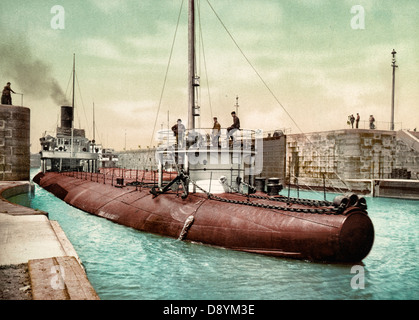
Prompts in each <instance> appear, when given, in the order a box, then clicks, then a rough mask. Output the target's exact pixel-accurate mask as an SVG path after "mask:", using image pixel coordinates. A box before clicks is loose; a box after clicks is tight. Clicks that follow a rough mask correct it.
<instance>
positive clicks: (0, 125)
mask: <svg viewBox="0 0 419 320" xmlns="http://www.w3.org/2000/svg"><path fill="white" fill-rule="evenodd" d="M29 171H30V109H29V108H25V107H17V106H11V105H0V180H1V181H22V180H29Z"/></svg>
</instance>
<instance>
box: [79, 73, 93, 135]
mask: <svg viewBox="0 0 419 320" xmlns="http://www.w3.org/2000/svg"><path fill="white" fill-rule="evenodd" d="M76 82H77V88H78V89H79V95H80V100H81V105H82V107H83V113H84V117H85V119H86V126H87V130H88V131H89V132H90V126H89V121H88V120H87V115H86V108H85V106H84V101H83V97H82V95H81V90H80V84H79V78H78V76H77V73H76ZM79 123H80V118H79ZM79 125H80V124H79Z"/></svg>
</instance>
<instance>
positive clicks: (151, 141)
mask: <svg viewBox="0 0 419 320" xmlns="http://www.w3.org/2000/svg"><path fill="white" fill-rule="evenodd" d="M183 2H184V0H182V3H181V5H180V10H179V15H178V18H177V24H176V30H175V34H174V36H173V41H172V47H171V49H170V54H169V61H168V63H167V68H166V74H165V76H164V81H163V88H162V91H161V94H160V100H159V105H158V108H157V114H156V119H155V120H154V127H153V132H152V133H151V139H150V148H151V146H152V144H153V137H154V132H155V131H156V125H157V119H158V117H159V112H160V107H161V103H162V100H163V94H164V90H165V88H166V83H167V75H168V73H169V67H170V62H171V60H172V54H173V48H174V46H175V41H176V35H177V30H178V27H179V21H180V16H181V14H182V8H183Z"/></svg>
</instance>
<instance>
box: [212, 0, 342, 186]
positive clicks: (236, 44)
mask: <svg viewBox="0 0 419 320" xmlns="http://www.w3.org/2000/svg"><path fill="white" fill-rule="evenodd" d="M207 3H208V5H209V6H210V8H211V10H212V11H213V12H214V14H215V16H216V17H217V19H218V21H219V22H220V23H221V25H222V26H223V28H224V30H225V31H226V32H227V34H228V35H229V37H230V38H231V40H232V41H233V42H234V44H235V46H236V47H237V49H238V50H239V51H240V53H241V54H242V56H243V57H244V59H245V60H246V61H247V63H249V65H250V67H251V68H252V69H253V71H254V72H255V73H256V75H257V76H258V77H259V79H260V81H262V83H263V85H264V86H265V88H266V89H267V90H268V91H269V92H270V94H271V95H272V97H273V98H274V99H275V101H276V102H277V103H278V104H279V105H280V106H281V108H282V109H283V110H284V111H285V113H286V114H287V115H288V117H289V118H290V119H291V121H292V122H293V123H294V124H295V126H296V127H297V128H298V130H299V131H300V132H301V133H302V134H303V136H304V138H305V139H306V140H307V141H308V142H309V143H310V144H311V145H313V146H314V144H313V143H312V141H311V140H310V139H309V137H308V136H307V135H306V134H305V133H304V132H303V130H302V129H301V128H300V126H299V125H298V124H297V122H296V121H295V120H294V119H293V117H292V116H291V115H290V113H289V112H288V111H287V109H285V107H284V106H283V105H282V103H281V102H280V101H279V99H278V97H277V96H276V95H275V93H274V92H273V91H272V89H271V88H270V87H269V86H268V84H267V83H266V82H265V80H264V79H263V78H262V76H261V75H260V73H259V72H258V71H257V70H256V68H255V67H254V66H253V64H252V63H251V62H250V60H249V58H247V56H246V55H245V54H244V52H243V50H242V49H241V48H240V46H239V45H238V43H237V41H236V40H235V39H234V37H233V35H232V34H231V33H230V31H229V30H228V29H227V27H226V25H225V24H224V22H223V21H222V20H221V18H220V16H219V15H218V14H217V12H216V11H215V9H214V8H213V6H212V5H211V3H210V1H209V0H207ZM334 173H335V174H336V176H337V177H338V178H339V180H341V181H342V182H343V184H345V186H347V187H348V188H349V189H350V187H349V186H348V185H347V184H346V182H345V180H344V179H343V178H341V177H340V176H339V174H338V173H337V172H336V171H334Z"/></svg>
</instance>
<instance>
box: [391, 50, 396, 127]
mask: <svg viewBox="0 0 419 320" xmlns="http://www.w3.org/2000/svg"><path fill="white" fill-rule="evenodd" d="M396 53H397V52H396V50H394V49H393V52H391V54H392V55H393V61H392V64H391V67H392V68H393V87H392V94H391V123H390V130H394V82H395V78H396V68H397V67H398V66H397V65H396Z"/></svg>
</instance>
